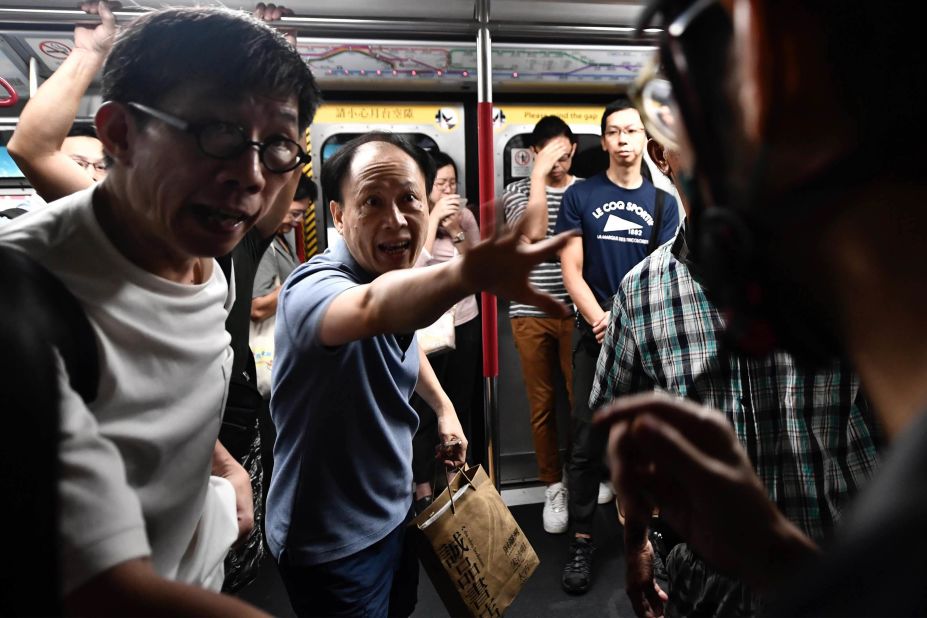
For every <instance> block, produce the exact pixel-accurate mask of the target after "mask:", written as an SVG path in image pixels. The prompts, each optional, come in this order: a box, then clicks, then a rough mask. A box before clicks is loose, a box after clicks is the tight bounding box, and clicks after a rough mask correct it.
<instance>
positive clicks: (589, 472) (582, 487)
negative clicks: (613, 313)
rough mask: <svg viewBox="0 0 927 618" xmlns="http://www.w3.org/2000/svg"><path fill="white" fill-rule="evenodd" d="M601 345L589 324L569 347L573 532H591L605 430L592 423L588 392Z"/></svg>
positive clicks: (597, 493)
mask: <svg viewBox="0 0 927 618" xmlns="http://www.w3.org/2000/svg"><path fill="white" fill-rule="evenodd" d="M601 348H602V346H601V345H599V344H598V343H597V342H596V340H595V335H593V334H592V329H591V328H581V329H580V336H579V341H577V343H576V348H575V349H574V350H573V418H572V422H573V452H572V454H571V456H570V464H569V465H568V466H567V479H568V483H569V488H570V491H569V503H570V524H571V525H572V527H573V533H574V534H588V535H590V536H591V535H592V528H593V516H594V515H595V507H596V504H597V499H598V495H599V482H600V481H601V480H602V457H603V456H604V455H605V443H606V441H607V438H608V432H607V431H604V430H602V429H598V428H596V427H593V425H592V410H591V409H589V394H590V393H591V392H592V380H593V379H594V378H595V367H596V362H597V361H598V359H599V350H601Z"/></svg>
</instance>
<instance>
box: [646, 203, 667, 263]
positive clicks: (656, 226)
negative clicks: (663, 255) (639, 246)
mask: <svg viewBox="0 0 927 618" xmlns="http://www.w3.org/2000/svg"><path fill="white" fill-rule="evenodd" d="M665 202H666V191H664V190H662V189H657V199H656V204H655V206H654V209H653V227H652V228H651V232H650V240H649V241H648V242H647V255H650V254H651V253H653V252H654V251H656V250H657V247H658V246H659V244H658V243H659V242H660V228H662V227H663V206H664V204H665Z"/></svg>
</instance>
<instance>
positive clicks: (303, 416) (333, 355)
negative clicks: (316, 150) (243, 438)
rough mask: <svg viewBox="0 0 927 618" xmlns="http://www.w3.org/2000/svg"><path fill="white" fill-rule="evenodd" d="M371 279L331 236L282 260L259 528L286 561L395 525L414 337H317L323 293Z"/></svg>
mask: <svg viewBox="0 0 927 618" xmlns="http://www.w3.org/2000/svg"><path fill="white" fill-rule="evenodd" d="M373 279H374V277H373V276H372V275H370V274H369V273H367V272H366V271H364V270H363V269H362V268H361V267H360V266H359V265H358V264H357V262H356V261H355V260H354V258H353V257H352V256H351V254H350V253H349V252H348V249H347V247H346V246H345V244H344V243H343V242H342V241H341V240H339V241H338V242H337V243H335V245H334V246H333V247H332V248H330V249H328V250H327V251H325V253H323V254H321V255H318V256H316V257H314V258H312V260H310V261H309V262H308V263H306V264H303V265H302V266H300V267H298V268H297V269H296V270H295V271H293V273H292V274H291V275H290V277H289V278H288V279H287V280H286V283H285V284H284V286H283V289H282V290H281V291H280V296H279V299H278V301H277V322H276V337H275V354H274V370H273V383H272V396H271V404H270V411H271V417H272V418H273V421H274V425H275V426H276V428H277V441H276V442H275V444H274V474H273V479H272V481H271V485H270V493H269V494H268V498H267V526H266V527H267V543H268V545H269V547H270V550H271V552H272V553H273V554H274V556H275V557H276V558H277V559H278V560H280V557H281V552H282V551H283V550H284V549H285V550H286V553H287V560H288V561H289V563H290V564H294V565H302V566H311V565H315V564H321V563H325V562H330V561H332V560H337V559H338V558H343V557H345V556H349V555H351V554H354V553H357V552H359V551H361V550H362V549H365V548H367V547H369V546H370V545H373V544H374V543H376V542H377V541H379V540H380V539H382V538H384V537H385V536H386V535H387V534H389V533H390V532H391V531H392V530H393V529H394V528H396V526H398V525H399V524H401V523H402V522H403V520H404V519H405V517H406V514H407V513H408V512H409V507H410V505H411V504H412V435H413V434H414V433H415V430H416V429H417V428H418V414H417V413H416V412H415V411H414V410H413V409H412V407H411V406H410V405H409V398H410V397H411V396H412V392H413V390H414V389H415V383H416V380H417V379H418V369H419V362H418V344H417V343H416V341H415V339H414V337H410V336H405V337H403V336H398V337H397V336H394V335H378V336H376V337H371V338H369V339H364V340H360V341H352V342H350V343H346V344H344V345H340V346H334V347H328V346H324V345H322V344H321V343H320V342H319V327H320V324H321V320H322V317H323V316H324V315H325V311H326V310H327V308H328V306H329V303H331V302H332V300H334V299H335V297H336V296H338V295H339V294H341V293H342V292H344V291H346V290H348V289H350V288H352V287H355V286H357V285H361V284H365V283H369V282H371V281H372V280H373Z"/></svg>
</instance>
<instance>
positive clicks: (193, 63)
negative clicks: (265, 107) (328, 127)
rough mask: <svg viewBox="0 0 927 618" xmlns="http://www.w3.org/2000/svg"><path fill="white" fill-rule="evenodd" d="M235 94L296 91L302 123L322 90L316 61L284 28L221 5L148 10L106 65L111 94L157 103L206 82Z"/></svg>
mask: <svg viewBox="0 0 927 618" xmlns="http://www.w3.org/2000/svg"><path fill="white" fill-rule="evenodd" d="M204 84H205V85H206V86H207V87H208V86H214V87H215V89H216V90H217V91H219V90H220V89H221V91H222V92H223V93H227V95H228V97H230V98H234V97H238V96H243V95H244V94H247V93H254V94H261V95H265V96H273V97H280V98H289V97H291V96H293V95H296V98H297V102H298V103H297V104H298V106H299V128H300V130H301V131H302V130H304V129H305V128H306V127H307V126H309V123H310V122H311V121H312V117H313V116H314V115H315V110H316V109H317V108H318V106H319V102H320V100H321V95H320V93H319V89H318V86H317V85H316V83H315V80H314V79H313V77H312V72H311V71H310V70H309V67H308V66H307V65H306V63H305V62H303V60H302V58H300V56H299V53H298V52H297V51H296V50H295V49H294V48H293V46H292V45H290V44H289V43H288V42H287V40H286V39H285V38H284V37H283V35H282V34H280V33H279V32H277V31H276V30H274V29H273V28H271V27H270V26H269V25H267V24H266V23H264V22H262V21H260V20H258V19H255V18H254V17H252V16H251V15H248V14H246V13H244V12H242V11H230V10H228V9H223V8H216V7H197V8H172V9H164V10H159V11H152V12H150V13H145V14H144V15H142V16H140V17H138V18H136V19H135V21H133V22H132V23H131V24H129V25H128V26H126V27H125V28H123V29H122V30H121V31H120V32H119V34H118V35H117V37H116V42H115V43H114V44H113V48H112V49H111V50H110V52H109V55H108V56H107V58H106V63H105V64H104V65H103V88H102V93H103V100H104V101H118V102H120V103H129V102H130V101H132V102H136V103H143V104H145V105H150V106H152V107H158V104H159V103H160V102H161V101H163V100H164V99H166V98H168V97H170V96H171V95H174V94H176V93H178V92H182V91H184V90H189V89H191V88H196V87H199V86H201V85H204Z"/></svg>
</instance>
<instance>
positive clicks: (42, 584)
mask: <svg viewBox="0 0 927 618" xmlns="http://www.w3.org/2000/svg"><path fill="white" fill-rule="evenodd" d="M0 290H3V292H2V294H0V349H2V350H3V351H4V353H3V354H0V376H2V380H3V383H2V389H0V393H2V395H0V401H2V405H0V410H2V411H3V413H4V414H3V434H2V435H3V444H2V448H0V495H2V496H3V499H4V507H3V508H2V509H0V513H2V516H0V529H3V530H10V531H15V533H14V534H8V535H7V536H6V541H5V551H4V554H5V556H6V559H5V560H3V561H2V562H0V615H58V614H60V613H61V599H60V597H59V590H60V582H59V575H58V569H57V567H58V547H57V541H56V539H57V521H58V490H57V481H58V443H59V431H60V428H59V406H60V393H59V388H58V368H57V362H56V357H55V353H54V351H55V350H56V349H57V350H58V354H59V355H60V357H61V358H62V359H63V361H64V365H65V367H66V369H67V372H68V376H69V381H70V384H71V387H72V388H73V389H74V390H75V391H76V392H77V393H78V394H79V395H80V396H81V397H82V398H83V399H84V401H85V402H87V403H90V402H92V401H93V400H95V399H96V396H97V387H98V382H99V354H98V351H97V344H96V338H95V336H94V333H93V329H92V328H91V326H90V322H89V321H88V320H87V316H86V315H85V313H84V310H83V308H82V307H81V305H80V303H79V302H78V301H77V299H76V298H74V296H73V295H72V294H71V293H70V292H69V291H68V290H67V288H65V286H64V285H63V284H62V283H61V281H59V280H58V279H57V278H56V277H55V276H54V275H52V274H51V273H50V272H49V271H47V270H46V269H45V268H44V267H42V266H41V265H40V264H38V263H37V262H35V261H34V260H32V259H31V258H30V257H29V256H27V255H26V254H24V253H22V252H20V251H16V250H14V249H10V248H7V247H3V246H0Z"/></svg>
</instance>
